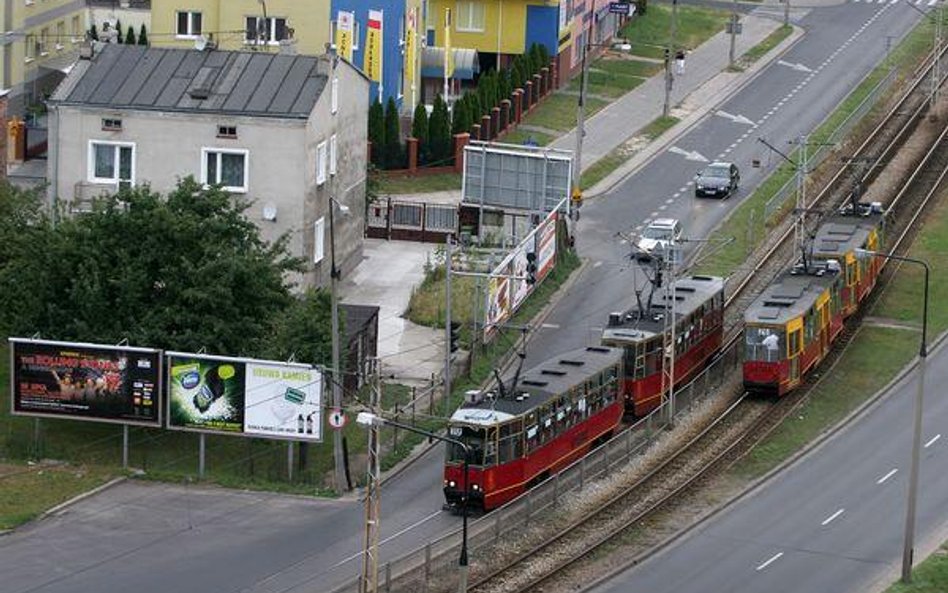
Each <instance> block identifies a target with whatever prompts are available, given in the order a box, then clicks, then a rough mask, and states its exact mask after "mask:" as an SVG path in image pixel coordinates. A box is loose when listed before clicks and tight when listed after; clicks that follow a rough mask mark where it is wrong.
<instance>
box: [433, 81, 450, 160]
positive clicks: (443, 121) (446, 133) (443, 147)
mask: <svg viewBox="0 0 948 593" xmlns="http://www.w3.org/2000/svg"><path fill="white" fill-rule="evenodd" d="M428 143H429V145H430V146H431V160H432V161H433V162H434V163H437V164H438V165H447V164H450V162H451V127H450V122H449V121H448V105H447V104H446V103H445V102H444V99H442V98H441V95H440V94H439V95H437V96H436V97H435V100H434V107H433V109H432V110H431V119H429V120H428Z"/></svg>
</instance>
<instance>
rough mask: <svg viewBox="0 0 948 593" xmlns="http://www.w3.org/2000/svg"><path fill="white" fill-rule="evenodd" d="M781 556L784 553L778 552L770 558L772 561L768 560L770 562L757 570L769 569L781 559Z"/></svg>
mask: <svg viewBox="0 0 948 593" xmlns="http://www.w3.org/2000/svg"><path fill="white" fill-rule="evenodd" d="M781 556H783V552H777V553H776V554H774V555H773V556H771V557H770V560H768V561H766V562H764V563H763V564H761V565H760V566H758V567H757V570H764V569H765V568H767V567H768V566H770V565H771V564H773V563H774V562H776V561H777V559H778V558H780V557H781Z"/></svg>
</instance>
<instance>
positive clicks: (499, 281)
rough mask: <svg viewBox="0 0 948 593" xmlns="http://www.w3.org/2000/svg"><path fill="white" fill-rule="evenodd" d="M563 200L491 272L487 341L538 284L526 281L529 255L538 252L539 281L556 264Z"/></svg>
mask: <svg viewBox="0 0 948 593" xmlns="http://www.w3.org/2000/svg"><path fill="white" fill-rule="evenodd" d="M565 201H566V200H563V201H562V202H565ZM562 202H561V204H558V205H556V206H554V208H553V210H552V212H550V213H549V214H548V215H547V216H546V218H544V219H543V221H542V222H541V223H540V224H539V225H537V227H536V228H534V229H533V230H532V231H530V234H528V235H527V237H526V238H525V239H524V240H523V241H521V242H520V244H518V245H517V246H516V247H515V248H514V249H513V251H511V252H510V253H508V254H507V257H505V258H504V259H503V260H502V261H501V262H500V265H498V266H497V267H496V268H494V269H493V270H492V271H491V273H490V279H489V280H488V282H487V295H486V296H487V302H486V303H485V305H484V311H485V313H484V339H485V340H489V339H490V338H491V336H493V334H494V332H495V331H496V330H497V326H498V325H500V324H502V323H504V322H505V321H507V320H508V319H510V317H511V316H512V315H513V314H514V313H516V312H517V309H519V308H520V305H521V304H523V301H525V300H526V299H527V297H528V296H530V293H531V292H533V289H534V287H536V284H530V283H529V282H527V280H526V277H527V276H528V272H527V265H528V262H529V260H528V259H527V254H530V253H532V254H535V255H536V262H535V263H536V272H535V274H534V276H535V277H536V282H537V284H538V283H540V282H542V281H543V279H544V278H545V277H546V276H547V275H548V274H549V273H550V271H551V270H552V269H553V266H554V265H555V264H556V221H557V217H558V212H559V210H560V208H561V206H562Z"/></svg>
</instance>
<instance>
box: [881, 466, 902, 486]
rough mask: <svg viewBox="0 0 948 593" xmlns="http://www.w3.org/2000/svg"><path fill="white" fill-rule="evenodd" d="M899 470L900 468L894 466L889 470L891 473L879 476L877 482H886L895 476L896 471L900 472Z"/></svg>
mask: <svg viewBox="0 0 948 593" xmlns="http://www.w3.org/2000/svg"><path fill="white" fill-rule="evenodd" d="M898 471H899V468H897V467H893V468H892V469H890V470H889V473H887V474H886V475H884V476H882V477H881V478H879V479H878V480H876V484H883V483H885V481H886V480H888V479H889V478H891V477H892V476H894V475H895V474H896V473H898Z"/></svg>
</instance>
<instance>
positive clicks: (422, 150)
mask: <svg viewBox="0 0 948 593" xmlns="http://www.w3.org/2000/svg"><path fill="white" fill-rule="evenodd" d="M411 135H412V137H414V138H417V139H418V162H420V163H422V164H424V163H427V162H428V110H427V109H425V106H424V105H423V104H421V103H419V104H418V105H416V106H415V113H414V114H412V118H411Z"/></svg>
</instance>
